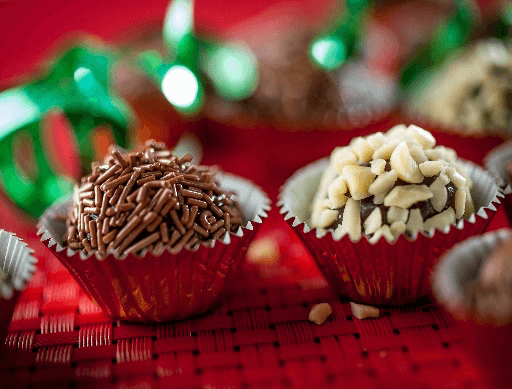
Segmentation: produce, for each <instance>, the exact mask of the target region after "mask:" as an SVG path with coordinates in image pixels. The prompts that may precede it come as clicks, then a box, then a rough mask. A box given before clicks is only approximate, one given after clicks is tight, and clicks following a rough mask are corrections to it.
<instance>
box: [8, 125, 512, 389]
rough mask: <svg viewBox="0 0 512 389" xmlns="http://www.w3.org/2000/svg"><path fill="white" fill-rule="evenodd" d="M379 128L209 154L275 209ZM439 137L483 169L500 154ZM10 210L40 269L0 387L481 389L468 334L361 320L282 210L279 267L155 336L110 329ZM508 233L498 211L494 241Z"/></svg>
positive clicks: (274, 218) (249, 269) (441, 317)
mask: <svg viewBox="0 0 512 389" xmlns="http://www.w3.org/2000/svg"><path fill="white" fill-rule="evenodd" d="M384 127H387V128H389V123H386V125H385V126H384ZM375 129H376V128H369V129H366V130H364V131H353V132H350V133H331V134H329V133H322V134H314V133H311V134H293V136H292V134H283V133H275V134H274V138H276V136H278V137H280V138H279V139H280V141H279V142H277V141H276V142H275V144H273V146H272V147H270V146H268V147H266V148H264V147H263V146H265V144H266V143H267V142H266V141H265V139H267V140H268V139H270V138H269V137H263V139H260V140H259V143H258V138H259V137H260V136H262V134H259V133H258V134H254V138H253V139H250V137H249V136H248V135H247V138H245V137H243V138H242V139H241V140H240V139H239V140H238V141H236V142H235V141H234V140H232V142H233V145H232V146H233V147H230V149H231V152H230V153H226V152H225V151H224V150H225V149H222V148H219V149H218V151H215V150H214V149H212V148H210V149H209V150H205V151H206V153H205V158H204V161H205V163H219V164H220V165H222V166H224V167H225V168H226V170H228V171H232V172H234V173H241V174H242V175H243V176H246V177H249V178H252V179H254V180H255V182H256V183H257V184H259V185H262V186H263V187H264V188H265V189H266V190H267V191H268V193H269V194H270V195H271V197H272V198H274V199H275V197H276V195H277V191H278V187H279V185H280V184H282V183H283V182H284V180H285V179H286V178H287V177H288V176H289V175H290V174H291V173H292V172H293V170H294V169H296V168H298V167H300V166H303V165H304V164H305V163H307V162H309V160H313V159H316V158H319V157H321V156H322V155H327V154H328V150H330V149H332V147H333V144H344V143H346V141H347V139H346V138H348V137H353V136H356V135H362V134H364V133H365V132H370V131H372V130H375ZM215 134H216V135H218V136H222V134H223V133H222V132H217V133H215ZM224 136H228V134H224ZM229 137H230V138H233V137H232V134H230V135H229ZM326 137H327V138H329V139H330V140H331V141H330V142H326ZM281 138H282V139H281ZM316 138H318V139H316ZM439 138H441V139H439V143H442V144H446V145H448V146H451V147H455V148H456V149H457V152H458V153H459V154H460V155H461V156H462V157H464V158H468V159H471V160H473V161H475V162H477V163H481V160H482V158H483V156H484V155H485V153H486V152H487V151H489V150H490V149H492V148H493V147H495V146H496V145H497V144H499V143H500V142H501V140H499V139H495V138H485V139H483V140H472V139H468V138H458V137H455V136H451V135H442V134H439ZM244 139H245V140H244ZM276 139H277V138H276ZM242 140H243V141H244V142H245V143H242ZM315 142H316V143H315ZM205 144H207V143H205ZM279 145H286V146H287V147H281V146H279ZM235 146H236V147H235ZM242 146H243V147H242ZM251 147H252V148H251ZM279 147H281V150H278V148H279ZM327 149H328V150H327ZM262 150H265V154H264V155H263V154H261V153H262ZM272 153H274V154H275V155H281V157H280V160H279V163H278V164H277V165H278V168H276V160H275V158H270V157H268V158H266V157H265V156H270V155H272ZM302 155H304V157H303V158H302V159H301V156H302ZM255 156H258V161H259V162H258V163H254V160H255ZM306 159H309V160H306ZM237 169H238V170H240V171H238V170H237ZM0 211H1V212H3V218H0V227H1V228H6V229H8V230H10V231H14V232H16V233H18V234H19V235H20V236H21V237H23V238H25V239H26V240H27V241H28V243H29V245H31V247H33V248H34V249H36V253H37V255H38V257H39V259H40V263H41V266H40V270H39V271H38V273H37V274H36V276H35V277H34V279H33V280H32V282H31V283H30V285H29V287H28V289H27V290H26V291H25V292H24V293H23V295H22V297H21V299H20V301H19V304H18V307H17V309H16V312H15V314H14V318H13V321H12V323H11V327H10V333H9V335H8V338H7V340H6V343H5V345H4V348H3V349H2V351H0V387H2V388H3V387H5V388H24V387H30V388H45V389H46V388H49V387H52V388H72V387H75V388H80V387H94V388H96V389H100V388H119V389H121V388H124V389H128V388H133V389H135V388H137V389H146V388H168V387H172V388H198V387H199V388H265V389H270V388H287V387H290V388H292V387H293V388H298V387H318V388H329V387H333V388H334V387H350V388H358V389H359V388H386V389H387V388H439V387H444V388H483V387H484V384H483V382H482V379H481V378H480V373H479V371H478V367H477V366H475V365H474V364H473V362H472V361H471V360H470V359H469V357H468V355H467V353H466V350H465V346H466V343H467V336H466V335H465V334H464V333H463V332H462V331H461V329H460V328H459V327H458V325H457V323H456V322H455V321H454V320H453V319H452V318H451V316H450V315H449V314H447V313H446V312H444V311H443V310H442V309H441V308H440V307H439V306H437V305H435V304H434V303H431V302H428V301H427V302H424V303H422V304H419V305H415V306H410V307H406V308H401V309H384V310H381V315H380V317H379V318H378V319H368V320H363V321H360V320H358V319H356V318H353V317H352V315H351V311H350V305H349V304H348V302H347V301H346V300H343V299H341V298H338V297H337V296H336V295H335V294H333V292H332V291H331V290H330V289H329V288H328V287H327V285H326V284H325V281H324V280H323V279H322V278H321V277H320V275H319V273H318V270H317V269H316V267H315V265H314V264H313V262H312V260H311V258H310V257H309V256H308V255H307V254H306V253H305V251H304V248H303V247H302V245H301V244H300V242H298V240H297V238H296V237H295V236H294V235H293V233H292V232H291V231H290V230H289V228H288V226H286V224H285V223H284V222H283V220H282V216H280V215H279V214H278V212H277V210H276V209H275V208H274V210H273V211H272V213H271V216H270V217H269V218H268V220H266V221H265V223H264V224H263V226H262V228H261V229H260V232H259V237H263V236H265V237H267V238H269V237H271V238H272V239H275V240H276V241H277V242H278V244H279V247H280V251H281V253H280V254H281V258H280V261H279V263H278V264H276V265H265V266H260V267H256V266H254V265H246V266H245V269H244V270H243V272H242V273H241V274H240V276H239V279H238V280H237V283H236V284H235V285H233V286H232V290H231V292H230V297H229V299H227V300H226V301H224V302H223V303H222V305H220V306H219V307H217V308H216V309H215V310H214V311H213V312H211V313H210V314H208V315H204V316H201V317H197V318H192V319H190V320H184V321H180V322H172V323H165V324H155V325H142V324H134V323H123V322H112V321H111V320H110V319H109V318H107V317H105V316H104V315H103V314H102V313H101V311H99V309H98V308H97V307H96V306H95V305H94V304H93V303H92V302H91V301H90V300H89V299H88V298H87V297H86V296H85V295H84V294H83V292H82V291H81V290H80V289H79V287H78V286H77V284H76V283H75V282H74V281H73V280H72V279H71V278H70V276H69V275H68V273H67V272H66V271H65V270H64V269H63V268H62V267H61V265H60V264H58V263H57V261H56V260H55V259H54V258H52V257H50V254H49V252H48V251H47V250H45V248H44V247H43V246H42V244H41V243H38V242H37V241H36V240H35V235H34V227H33V224H32V223H30V221H26V220H25V221H23V219H22V216H21V215H20V213H19V212H17V213H16V212H14V211H13V208H12V206H11V205H10V204H9V203H8V202H7V201H6V200H5V199H3V198H1V197H0ZM507 225H508V223H507V220H506V217H505V213H504V211H503V209H500V210H499V211H498V213H497V215H496V217H495V218H494V219H493V221H492V223H491V226H490V229H496V228H500V227H504V226H507ZM319 302H328V303H329V304H331V306H332V308H333V314H332V315H331V316H330V318H329V319H328V321H327V322H326V323H324V324H323V325H321V326H318V325H316V324H312V323H310V322H309V321H308V320H307V317H308V314H309V310H310V308H311V306H312V305H313V304H315V303H319Z"/></svg>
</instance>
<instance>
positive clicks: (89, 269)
mask: <svg viewBox="0 0 512 389" xmlns="http://www.w3.org/2000/svg"><path fill="white" fill-rule="evenodd" d="M220 182H221V185H222V187H223V188H226V189H228V190H232V191H234V192H236V193H237V194H238V196H239V204H240V206H241V208H242V213H243V215H244V219H245V220H249V222H248V223H247V224H246V225H245V227H241V228H239V230H238V231H237V233H236V234H234V233H231V234H230V235H229V236H226V238H225V239H224V240H223V241H216V242H214V244H213V245H212V246H205V245H199V248H198V249H197V250H195V251H191V250H187V249H182V250H181V251H180V252H179V253H177V254H172V253H171V252H169V251H168V250H165V251H164V252H163V253H162V255H160V256H155V255H153V254H152V253H150V252H147V253H146V254H145V255H143V256H142V257H138V256H135V255H133V254H129V255H128V256H126V257H125V258H121V259H118V258H116V257H115V256H114V255H113V254H109V255H108V256H107V257H105V258H102V259H98V258H96V257H95V256H93V255H92V256H89V257H84V256H83V255H81V254H80V253H79V252H77V251H73V250H71V249H69V248H64V247H63V243H64V241H65V223H64V222H63V221H59V220H58V219H57V218H54V215H56V214H57V215H62V214H66V212H67V210H68V209H69V206H70V200H68V201H67V202H64V203H61V204H57V205H54V206H52V207H50V208H49V209H48V210H47V211H46V212H45V214H44V215H43V216H42V218H41V220H40V222H39V227H40V229H39V231H38V235H40V236H41V240H42V241H43V242H45V244H46V245H47V246H48V248H49V249H50V250H51V251H52V253H53V254H54V255H55V256H56V257H57V258H58V259H59V261H60V262H61V263H62V264H63V265H64V266H65V267H66V268H67V269H68V270H69V272H70V273H71V275H72V276H73V277H74V279H75V280H76V281H77V282H78V284H79V285H80V286H82V288H83V289H84V290H85V291H86V292H87V293H88V294H89V296H90V297H91V298H92V299H93V300H94V301H95V302H96V303H97V304H98V305H99V306H100V307H101V308H102V309H103V310H104V311H105V312H106V313H108V314H109V315H111V316H112V317H114V318H116V319H122V320H130V321H143V322H152V321H167V320H179V319H184V318H187V317H190V316H193V315H196V314H201V313H204V312H206V311H207V310H209V309H210V308H211V307H212V306H213V305H214V304H215V303H216V302H217V300H218V298H219V296H220V295H221V291H222V290H223V288H224V286H225V285H226V283H227V282H228V281H229V277H232V276H233V274H234V273H236V271H237V270H238V269H239V268H240V265H241V264H242V262H243V259H244V257H245V253H246V250H247V247H248V246H249V244H250V242H251V240H252V239H253V237H254V236H255V234H256V232H257V230H258V228H259V226H260V224H261V223H262V221H263V219H264V218H266V216H267V212H268V211H269V210H270V200H269V199H268V197H267V196H266V194H265V193H264V192H263V191H262V190H261V189H260V188H258V187H256V186H255V185H254V184H251V183H250V182H249V181H246V180H244V179H242V178H240V177H236V176H231V175H223V176H222V177H221V179H220Z"/></svg>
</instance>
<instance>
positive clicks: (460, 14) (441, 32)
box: [400, 0, 475, 90]
mask: <svg viewBox="0 0 512 389" xmlns="http://www.w3.org/2000/svg"><path fill="white" fill-rule="evenodd" d="M455 4H456V10H455V12H454V13H453V15H452V16H451V18H450V19H448V20H447V21H446V22H445V23H443V24H442V25H441V26H440V27H439V28H438V30H437V31H436V32H435V33H434V34H433V37H432V40H431V41H430V44H429V45H427V46H426V47H425V48H424V49H423V50H421V51H420V53H419V54H418V55H417V56H416V57H415V58H414V59H413V60H411V61H410V62H409V63H407V64H406V65H405V66H404V68H403V70H402V74H401V77H400V86H401V89H402V90H407V89H409V88H411V87H413V86H414V87H417V84H419V83H421V82H422V80H425V81H426V80H427V79H428V74H429V72H431V71H433V70H434V69H435V68H436V67H437V66H439V65H441V64H442V63H443V62H444V61H445V60H446V59H447V58H448V56H449V55H450V54H453V52H454V50H455V49H457V48H459V47H462V46H463V45H464V44H466V43H467V42H468V41H469V39H470V33H471V29H472V27H473V26H474V24H475V16H474V12H475V11H474V9H473V8H472V7H471V4H470V2H469V1H468V0H455Z"/></svg>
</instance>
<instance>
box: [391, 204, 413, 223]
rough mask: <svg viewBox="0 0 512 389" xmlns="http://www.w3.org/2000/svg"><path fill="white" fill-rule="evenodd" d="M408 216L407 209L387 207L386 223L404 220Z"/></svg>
mask: <svg viewBox="0 0 512 389" xmlns="http://www.w3.org/2000/svg"><path fill="white" fill-rule="evenodd" d="M408 217H409V210H407V209H403V208H398V207H389V210H388V223H390V224H391V223H394V222H399V221H402V222H404V223H405V222H406V221H407V218H408Z"/></svg>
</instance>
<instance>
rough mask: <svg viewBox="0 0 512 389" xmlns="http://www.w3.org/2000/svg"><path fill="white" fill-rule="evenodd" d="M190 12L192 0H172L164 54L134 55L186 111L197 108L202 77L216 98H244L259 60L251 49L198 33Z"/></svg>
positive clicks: (253, 84)
mask: <svg viewBox="0 0 512 389" xmlns="http://www.w3.org/2000/svg"><path fill="white" fill-rule="evenodd" d="M193 16H194V1H193V0H174V1H172V2H171V4H170V5H169V9H168V11H167V15H166V17H165V21H164V29H163V40H164V43H165V45H166V48H167V51H168V53H169V58H163V57H162V56H161V55H160V54H158V53H157V52H153V51H149V52H145V53H142V54H141V55H140V56H139V59H138V64H139V66H140V68H141V69H142V70H143V71H144V72H145V73H146V74H147V75H148V76H150V78H151V79H152V80H153V81H154V82H155V83H157V85H159V87H160V89H161V90H162V93H163V94H164V96H165V97H166V98H167V100H169V102H170V103H171V104H172V105H173V106H174V107H175V108H176V110H178V111H179V112H182V113H184V114H186V115H194V114H196V113H198V112H199V111H200V110H201V108H202V106H203V102H204V91H205V82H206V80H208V81H209V83H210V84H211V85H212V86H213V88H214V90H215V92H216V93H217V94H218V95H219V96H221V97H223V98H225V99H227V100H231V101H239V100H243V99H245V98H247V97H249V96H250V95H251V94H252V93H253V92H254V90H255V89H256V87H257V85H258V62H257V59H256V56H255V55H254V54H253V53H252V51H251V50H249V49H248V48H247V47H245V46H242V45H238V44H230V43H228V44H223V43H222V44H221V43H219V42H214V41H213V40H211V39H205V38H202V37H199V36H197V34H196V33H195V31H194V23H193Z"/></svg>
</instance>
